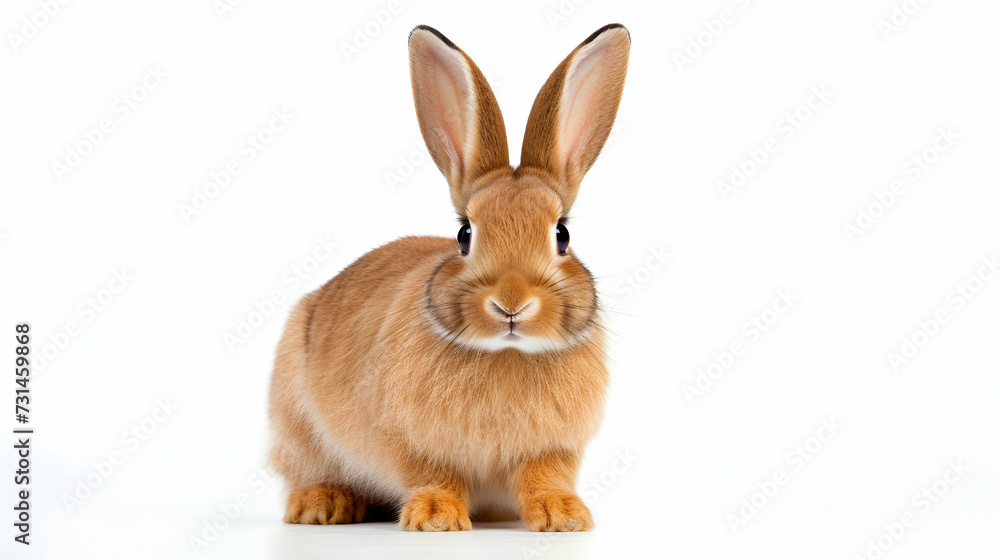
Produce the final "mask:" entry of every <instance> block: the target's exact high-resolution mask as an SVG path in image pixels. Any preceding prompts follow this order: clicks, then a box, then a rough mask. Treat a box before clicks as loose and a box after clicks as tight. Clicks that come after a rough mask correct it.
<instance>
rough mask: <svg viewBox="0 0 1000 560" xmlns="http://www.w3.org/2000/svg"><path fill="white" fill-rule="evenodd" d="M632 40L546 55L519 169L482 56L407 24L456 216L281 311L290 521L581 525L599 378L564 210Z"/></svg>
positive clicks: (280, 444)
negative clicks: (450, 225)
mask: <svg viewBox="0 0 1000 560" xmlns="http://www.w3.org/2000/svg"><path fill="white" fill-rule="evenodd" d="M630 44H631V39H630V36H629V33H628V30H627V29H626V28H625V27H624V26H622V25H620V24H611V25H606V26H604V27H602V28H600V29H598V30H597V31H596V32H594V33H593V34H592V35H591V36H590V37H588V38H587V39H586V40H585V41H584V42H582V43H580V45H579V46H577V47H576V48H575V49H574V50H573V51H572V52H571V53H570V54H569V56H568V57H567V58H566V59H565V60H563V61H562V63H561V64H559V66H557V67H556V69H555V71H553V72H552V74H551V75H550V76H549V78H548V80H547V81H546V82H545V84H544V85H543V86H542V89H541V91H540V92H539V93H538V96H537V98H536V99H535V101H534V105H533V106H532V109H531V112H530V116H529V118H528V124H527V127H526V130H525V135H524V143H523V149H522V151H521V162H520V164H519V166H518V167H516V168H514V167H512V166H511V164H510V161H509V156H508V152H507V137H506V131H505V129H504V123H503V118H502V116H501V114H500V108H499V106H498V105H497V101H496V98H495V97H494V95H493V92H492V90H491V89H490V86H489V84H488V83H487V82H486V79H485V78H484V77H483V74H482V72H480V70H479V68H478V67H477V66H476V65H475V63H473V62H472V59H470V58H469V56H468V55H466V54H465V52H463V51H462V50H461V49H460V48H458V47H457V46H456V45H455V44H454V43H452V42H451V41H450V40H449V39H447V38H446V37H445V36H444V35H442V34H441V33H440V32H438V31H437V30H435V29H433V28H431V27H427V26H424V25H420V26H417V27H416V28H414V29H413V30H412V31H411V33H410V36H409V40H408V47H409V64H410V77H411V84H412V89H413V98H414V105H415V107H416V113H417V120H418V122H419V126H420V131H421V134H422V136H423V138H424V141H425V143H426V145H427V148H428V150H429V152H430V155H431V157H432V159H433V161H434V163H435V164H436V165H437V167H438V168H439V169H440V171H441V172H442V173H443V174H444V176H445V178H446V180H447V183H448V186H449V190H450V194H451V202H452V204H453V205H454V207H455V210H456V211H457V213H458V215H459V221H460V223H461V226H460V229H459V233H458V236H457V239H450V238H442V237H404V238H402V239H398V240H396V241H393V242H391V243H389V244H387V245H384V246H382V247H380V248H377V249H375V250H373V251H371V252H369V253H367V254H365V255H364V256H362V257H361V258H359V259H358V260H357V261H355V262H354V263H353V264H351V265H349V266H348V267H347V268H345V269H344V270H343V271H341V272H340V273H339V274H338V275H337V276H335V277H334V278H333V279H331V280H330V281H329V282H328V283H326V284H325V285H324V286H322V287H321V288H319V289H318V290H316V291H314V292H312V293H310V294H308V295H306V296H305V297H304V298H303V299H302V300H301V301H300V302H298V304H297V305H296V306H295V307H294V309H293V311H292V312H291V315H290V317H289V319H288V323H287V326H286V329H285V331H284V334H283V335H282V338H281V340H280V343H279V345H278V348H277V352H276V358H275V364H274V374H273V377H272V381H271V388H270V402H269V415H270V420H271V425H272V429H273V447H272V450H271V456H270V460H271V463H272V465H273V466H274V468H275V470H276V471H277V472H278V473H279V474H280V475H281V476H282V477H283V479H284V481H285V482H286V484H287V486H288V488H289V491H290V494H289V497H288V505H287V509H286V513H285V516H284V522H285V523H303V524H323V525H326V524H337V523H352V522H361V521H368V520H373V519H393V518H396V519H398V523H399V526H400V528H401V529H403V530H407V531H467V530H469V529H470V528H471V520H473V519H476V520H514V519H517V518H520V519H521V520H522V521H523V523H524V525H525V526H526V528H527V529H529V530H531V531H587V530H590V529H591V528H592V527H593V526H594V523H593V520H592V517H591V513H590V510H589V509H588V508H587V506H586V505H584V503H583V501H581V499H580V498H579V496H578V495H577V494H576V493H575V491H574V486H575V483H576V477H577V471H578V469H579V465H580V460H581V455H582V453H583V451H584V448H585V446H586V444H587V442H588V441H589V440H590V439H591V438H592V436H593V435H594V434H595V432H596V431H597V429H598V427H599V423H600V419H601V416H602V411H603V408H604V401H605V397H606V393H607V389H608V382H609V379H608V376H609V374H608V369H607V366H606V363H605V362H606V353H605V348H604V347H605V329H604V327H603V326H602V322H601V313H600V312H599V307H598V299H597V292H596V288H595V285H594V279H593V277H592V276H591V274H590V272H589V271H588V270H587V268H586V267H584V265H583V264H582V263H581V262H580V261H579V260H577V258H576V256H574V254H573V251H572V249H570V248H569V230H568V229H567V226H566V214H567V212H568V211H569V210H570V207H571V206H572V205H573V201H574V200H575V199H576V196H577V191H578V190H579V187H580V182H581V180H582V179H583V176H584V174H585V173H586V172H587V171H588V170H589V169H590V167H591V165H592V164H593V163H594V160H595V159H596V158H597V155H598V154H599V152H600V151H601V149H602V148H603V146H604V143H605V141H606V140H607V138H608V135H609V133H610V132H611V128H612V125H613V123H614V119H615V116H616V114H617V112H618V106H619V103H620V100H621V96H622V90H623V87H624V81H625V74H626V70H627V66H628V55H629V48H630Z"/></svg>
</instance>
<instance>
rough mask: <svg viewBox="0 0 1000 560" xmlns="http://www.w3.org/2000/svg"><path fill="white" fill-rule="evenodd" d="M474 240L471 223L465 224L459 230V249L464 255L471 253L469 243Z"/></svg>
mask: <svg viewBox="0 0 1000 560" xmlns="http://www.w3.org/2000/svg"><path fill="white" fill-rule="evenodd" d="M471 242H472V226H470V225H469V224H463V225H462V228H461V229H459V230H458V250H459V251H461V252H462V254H463V255H468V254H469V243H471Z"/></svg>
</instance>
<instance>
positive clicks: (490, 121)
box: [409, 25, 511, 214]
mask: <svg viewBox="0 0 1000 560" xmlns="http://www.w3.org/2000/svg"><path fill="white" fill-rule="evenodd" d="M409 42H410V81H411V83H412V85H413V103H414V105H415V106H416V109H417V120H418V121H419V122H420V133H421V134H422V135H423V137H424V142H425V143H426V144H427V149H428V150H429V151H430V154H431V157H432V158H433V159H434V163H435V164H437V166H438V169H440V170H441V173H443V174H444V176H445V178H446V179H447V180H448V185H449V186H450V187H451V200H452V203H453V204H454V205H455V209H456V210H458V212H459V213H460V214H461V213H464V210H465V205H466V203H467V202H468V197H469V195H470V194H471V192H470V191H471V189H472V188H473V187H474V183H475V181H476V180H477V179H479V178H480V177H482V176H483V175H485V174H487V173H489V172H490V171H494V170H497V169H506V170H509V169H510V168H511V165H510V155H509V153H508V152H507V131H506V130H505V129H504V125H503V116H502V115H501V114H500V106H499V105H498V104H497V100H496V97H495V96H494V95H493V90H492V89H490V85H489V84H488V83H487V82H486V78H485V77H483V73H482V72H480V71H479V68H477V67H476V64H475V63H474V62H472V59H471V58H469V56H468V55H466V54H465V53H464V52H462V49H459V48H458V47H457V46H455V44H454V43H452V42H451V41H449V40H448V38H447V37H445V36H444V35H442V34H441V33H440V32H439V31H438V30H436V29H434V28H432V27H427V26H426V25H418V26H417V27H415V28H414V29H413V31H411V32H410V39H409Z"/></svg>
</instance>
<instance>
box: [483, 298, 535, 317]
mask: <svg viewBox="0 0 1000 560" xmlns="http://www.w3.org/2000/svg"><path fill="white" fill-rule="evenodd" d="M487 301H488V302H489V306H488V307H489V309H490V311H491V312H492V313H493V314H494V315H496V316H498V317H500V318H501V319H503V320H505V321H507V320H514V319H520V318H524V317H525V316H527V315H528V313H529V312H530V311H532V310H533V308H534V307H535V305H536V303H537V302H538V299H537V298H529V299H528V300H527V301H525V302H524V303H522V304H520V305H517V306H514V305H510V304H509V303H505V302H501V301H500V300H498V299H497V298H495V297H493V296H490V297H489V298H488V300H487Z"/></svg>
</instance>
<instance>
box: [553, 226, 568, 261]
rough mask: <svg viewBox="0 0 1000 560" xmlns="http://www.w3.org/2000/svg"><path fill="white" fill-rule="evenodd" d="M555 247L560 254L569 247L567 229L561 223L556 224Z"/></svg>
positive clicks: (564, 252)
mask: <svg viewBox="0 0 1000 560" xmlns="http://www.w3.org/2000/svg"><path fill="white" fill-rule="evenodd" d="M556 249H557V250H558V251H559V254H560V255H565V254H566V250H567V249H569V230H568V229H566V226H564V225H563V224H558V225H556Z"/></svg>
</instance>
